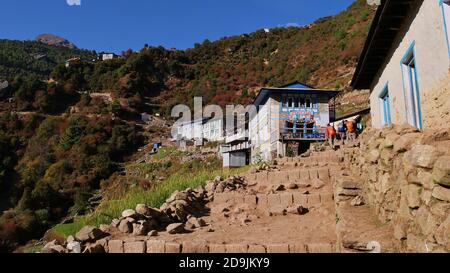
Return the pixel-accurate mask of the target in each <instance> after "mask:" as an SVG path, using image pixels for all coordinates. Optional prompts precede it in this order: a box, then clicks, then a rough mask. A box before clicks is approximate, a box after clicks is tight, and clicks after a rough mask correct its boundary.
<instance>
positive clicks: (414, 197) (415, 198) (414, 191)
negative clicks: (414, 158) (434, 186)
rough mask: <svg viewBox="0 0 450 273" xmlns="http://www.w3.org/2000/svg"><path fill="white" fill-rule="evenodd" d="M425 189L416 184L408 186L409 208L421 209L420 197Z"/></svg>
mask: <svg viewBox="0 0 450 273" xmlns="http://www.w3.org/2000/svg"><path fill="white" fill-rule="evenodd" d="M422 190H423V188H422V187H420V186H417V185H414V184H410V185H408V192H407V199H408V206H409V207H410V208H412V209H417V208H419V207H420V201H421V198H420V195H421V193H422Z"/></svg>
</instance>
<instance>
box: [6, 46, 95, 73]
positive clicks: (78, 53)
mask: <svg viewBox="0 0 450 273" xmlns="http://www.w3.org/2000/svg"><path fill="white" fill-rule="evenodd" d="M73 57H79V58H82V59H86V60H92V59H94V58H95V57H96V54H95V53H94V52H93V51H88V50H79V49H70V48H67V47H57V46H50V45H46V44H43V43H39V42H35V41H11V40H0V79H1V78H6V79H9V78H14V77H16V76H25V75H34V76H37V77H39V78H43V79H46V78H47V77H48V75H49V74H50V72H51V71H52V70H53V68H54V67H55V65H57V64H61V63H64V62H65V61H66V60H67V59H69V58H73Z"/></svg>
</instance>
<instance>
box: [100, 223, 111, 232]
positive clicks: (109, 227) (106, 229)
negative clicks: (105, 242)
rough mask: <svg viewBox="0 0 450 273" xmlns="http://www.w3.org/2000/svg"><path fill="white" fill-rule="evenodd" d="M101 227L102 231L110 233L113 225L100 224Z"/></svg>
mask: <svg viewBox="0 0 450 273" xmlns="http://www.w3.org/2000/svg"><path fill="white" fill-rule="evenodd" d="M99 229H100V230H101V231H103V232H104V233H109V232H110V231H111V226H110V225H105V224H103V225H100V227H99Z"/></svg>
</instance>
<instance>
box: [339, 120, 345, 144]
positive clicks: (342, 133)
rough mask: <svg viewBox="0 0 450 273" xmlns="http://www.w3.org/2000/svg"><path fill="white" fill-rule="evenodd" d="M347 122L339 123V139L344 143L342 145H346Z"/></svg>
mask: <svg viewBox="0 0 450 273" xmlns="http://www.w3.org/2000/svg"><path fill="white" fill-rule="evenodd" d="M345 122H346V121H342V122H341V123H339V127H338V134H339V139H340V140H341V141H342V145H344V144H345V132H346V128H345Z"/></svg>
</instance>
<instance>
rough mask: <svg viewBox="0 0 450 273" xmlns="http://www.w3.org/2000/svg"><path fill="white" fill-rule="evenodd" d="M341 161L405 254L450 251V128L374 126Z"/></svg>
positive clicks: (343, 151) (342, 152) (345, 153)
mask: <svg viewBox="0 0 450 273" xmlns="http://www.w3.org/2000/svg"><path fill="white" fill-rule="evenodd" d="M355 146H357V147H352V148H345V149H342V150H341V151H340V157H341V160H343V161H344V163H345V165H346V167H347V168H349V169H350V170H351V172H352V173H353V175H354V177H355V178H357V179H360V180H362V181H361V182H362V185H363V186H362V188H363V195H364V197H365V199H366V200H367V202H368V203H369V204H370V205H372V206H373V207H374V209H375V211H376V214H377V215H378V217H379V219H380V220H381V221H382V222H383V223H390V224H391V225H393V227H394V231H395V238H396V239H397V240H398V243H399V248H400V249H401V250H402V251H404V252H422V253H426V252H449V251H450V129H441V130H438V131H434V132H419V131H417V130H416V129H414V128H412V127H410V126H407V125H401V126H389V127H385V128H384V129H383V130H374V129H371V130H369V131H367V132H365V133H364V134H363V135H361V138H360V143H359V145H355Z"/></svg>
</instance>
